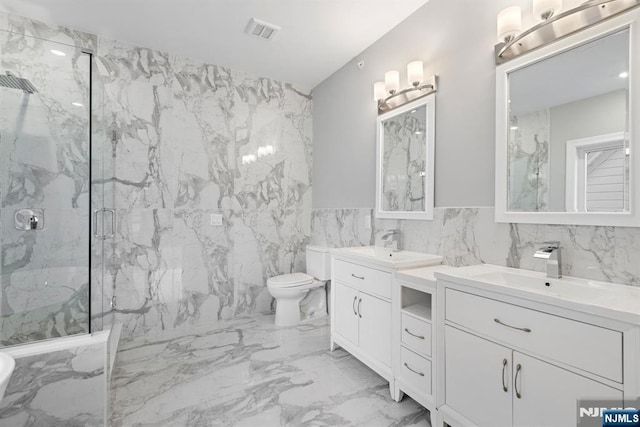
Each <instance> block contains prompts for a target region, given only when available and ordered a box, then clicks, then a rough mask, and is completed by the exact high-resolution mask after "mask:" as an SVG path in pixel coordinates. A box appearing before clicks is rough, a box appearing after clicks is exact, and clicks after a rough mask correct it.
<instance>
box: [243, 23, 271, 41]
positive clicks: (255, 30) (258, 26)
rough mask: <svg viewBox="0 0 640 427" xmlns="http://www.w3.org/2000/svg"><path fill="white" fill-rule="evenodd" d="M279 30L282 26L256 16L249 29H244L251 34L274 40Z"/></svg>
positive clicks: (248, 26)
mask: <svg viewBox="0 0 640 427" xmlns="http://www.w3.org/2000/svg"><path fill="white" fill-rule="evenodd" d="M278 31H280V27H278V26H277V25H273V24H269V23H268V22H264V21H260V20H259V19H256V18H251V19H250V20H249V24H248V25H247V29H246V30H244V32H245V33H247V34H249V35H250V36H255V37H258V38H260V39H262V40H272V39H273V37H274V36H275V35H276V33H277V32H278Z"/></svg>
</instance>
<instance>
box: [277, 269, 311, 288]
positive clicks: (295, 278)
mask: <svg viewBox="0 0 640 427" xmlns="http://www.w3.org/2000/svg"><path fill="white" fill-rule="evenodd" d="M312 282H313V277H312V276H309V275H308V274H305V273H291V274H283V275H281V276H276V277H272V278H271V279H269V280H268V281H267V283H268V284H269V285H272V286H281V287H283V288H284V287H288V286H302V285H308V284H309V283H312Z"/></svg>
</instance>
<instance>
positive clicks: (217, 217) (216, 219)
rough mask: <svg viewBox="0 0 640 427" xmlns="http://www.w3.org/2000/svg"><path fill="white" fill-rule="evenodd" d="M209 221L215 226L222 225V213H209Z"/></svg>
mask: <svg viewBox="0 0 640 427" xmlns="http://www.w3.org/2000/svg"><path fill="white" fill-rule="evenodd" d="M209 223H210V224H211V225H215V226H218V225H222V214H211V218H210V220H209Z"/></svg>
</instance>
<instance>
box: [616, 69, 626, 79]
mask: <svg viewBox="0 0 640 427" xmlns="http://www.w3.org/2000/svg"><path fill="white" fill-rule="evenodd" d="M618 77H620V78H621V79H626V78H627V77H629V73H628V72H626V71H623V72H621V73H620V74H619V75H618Z"/></svg>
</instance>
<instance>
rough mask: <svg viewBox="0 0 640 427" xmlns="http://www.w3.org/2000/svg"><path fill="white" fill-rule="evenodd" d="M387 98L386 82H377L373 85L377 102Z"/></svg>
mask: <svg viewBox="0 0 640 427" xmlns="http://www.w3.org/2000/svg"><path fill="white" fill-rule="evenodd" d="M386 97H387V90H386V89H385V85H384V82H375V83H374V84H373V98H374V100H376V101H380V100H381V99H385V98H386Z"/></svg>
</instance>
